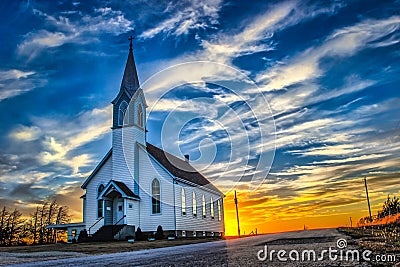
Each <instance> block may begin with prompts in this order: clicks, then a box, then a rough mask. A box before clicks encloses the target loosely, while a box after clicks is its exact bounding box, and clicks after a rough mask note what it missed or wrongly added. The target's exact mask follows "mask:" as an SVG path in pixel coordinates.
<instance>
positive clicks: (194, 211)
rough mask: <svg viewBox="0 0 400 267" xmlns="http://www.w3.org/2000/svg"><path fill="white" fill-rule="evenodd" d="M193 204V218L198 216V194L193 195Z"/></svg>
mask: <svg viewBox="0 0 400 267" xmlns="http://www.w3.org/2000/svg"><path fill="white" fill-rule="evenodd" d="M192 203H193V216H197V201H196V193H195V192H193V194H192Z"/></svg>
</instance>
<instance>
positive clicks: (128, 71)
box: [120, 36, 140, 96]
mask: <svg viewBox="0 0 400 267" xmlns="http://www.w3.org/2000/svg"><path fill="white" fill-rule="evenodd" d="M133 39H134V38H133V37H132V36H131V37H129V39H128V40H129V53H128V60H127V61H126V66H125V71H124V77H123V78H122V83H121V89H120V90H127V91H128V92H129V93H130V95H131V96H133V94H134V93H135V92H136V90H137V89H138V88H139V87H140V85H139V79H138V75H137V71H136V64H135V59H134V57H133V49H132V40H133Z"/></svg>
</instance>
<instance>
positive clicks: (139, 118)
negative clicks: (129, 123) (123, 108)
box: [137, 104, 144, 128]
mask: <svg viewBox="0 0 400 267" xmlns="http://www.w3.org/2000/svg"><path fill="white" fill-rule="evenodd" d="M137 125H138V126H140V127H142V128H144V119H143V108H142V104H139V105H138V110H137Z"/></svg>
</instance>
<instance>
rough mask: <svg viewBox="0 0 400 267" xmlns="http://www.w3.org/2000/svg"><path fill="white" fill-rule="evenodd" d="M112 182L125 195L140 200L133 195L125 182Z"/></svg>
mask: <svg viewBox="0 0 400 267" xmlns="http://www.w3.org/2000/svg"><path fill="white" fill-rule="evenodd" d="M111 181H113V182H114V183H115V184H116V185H117V186H118V187H119V189H121V190H122V192H124V193H125V195H127V196H128V197H134V198H140V197H139V196H138V195H136V194H135V193H133V192H132V190H130V189H129V187H128V186H127V185H126V184H124V183H123V182H119V181H115V180H111Z"/></svg>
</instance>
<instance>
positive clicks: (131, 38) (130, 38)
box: [128, 35, 135, 51]
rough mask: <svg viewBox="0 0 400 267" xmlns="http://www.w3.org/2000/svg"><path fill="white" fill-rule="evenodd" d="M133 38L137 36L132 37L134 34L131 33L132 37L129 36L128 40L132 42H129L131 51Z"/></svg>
mask: <svg viewBox="0 0 400 267" xmlns="http://www.w3.org/2000/svg"><path fill="white" fill-rule="evenodd" d="M133 39H135V38H134V37H132V35H131V37H129V38H128V40H129V41H130V42H129V50H130V51H132V40H133Z"/></svg>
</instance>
